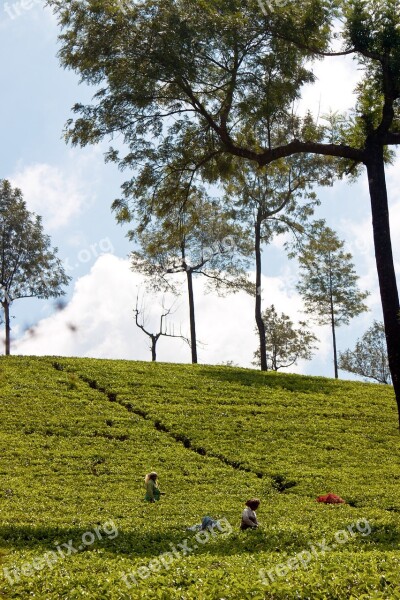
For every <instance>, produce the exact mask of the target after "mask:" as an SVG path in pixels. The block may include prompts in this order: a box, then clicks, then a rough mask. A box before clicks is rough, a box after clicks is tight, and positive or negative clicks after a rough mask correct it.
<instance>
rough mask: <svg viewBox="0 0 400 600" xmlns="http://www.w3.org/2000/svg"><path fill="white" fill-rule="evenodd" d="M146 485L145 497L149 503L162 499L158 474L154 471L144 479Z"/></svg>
mask: <svg viewBox="0 0 400 600" xmlns="http://www.w3.org/2000/svg"><path fill="white" fill-rule="evenodd" d="M144 483H145V486H146V495H145V497H144V499H145V500H147V502H155V501H156V500H159V499H160V494H161V492H160V490H159V489H158V483H157V473H155V472H154V471H153V472H152V473H148V474H147V475H146V477H145V478H144Z"/></svg>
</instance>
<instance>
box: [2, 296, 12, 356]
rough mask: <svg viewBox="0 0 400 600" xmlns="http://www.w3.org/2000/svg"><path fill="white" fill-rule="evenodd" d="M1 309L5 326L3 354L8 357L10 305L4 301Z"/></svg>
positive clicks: (9, 345)
mask: <svg viewBox="0 0 400 600" xmlns="http://www.w3.org/2000/svg"><path fill="white" fill-rule="evenodd" d="M3 308H4V325H5V331H6V338H5V353H6V356H8V355H9V354H10V347H11V343H10V340H11V335H10V332H11V326H10V303H9V302H7V300H4V302H3Z"/></svg>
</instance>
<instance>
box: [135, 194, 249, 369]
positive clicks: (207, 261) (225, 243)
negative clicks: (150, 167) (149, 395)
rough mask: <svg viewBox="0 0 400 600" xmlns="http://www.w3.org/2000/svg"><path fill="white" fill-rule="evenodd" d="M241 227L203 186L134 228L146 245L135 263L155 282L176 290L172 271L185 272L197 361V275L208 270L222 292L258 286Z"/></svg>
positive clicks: (137, 238)
mask: <svg viewBox="0 0 400 600" xmlns="http://www.w3.org/2000/svg"><path fill="white" fill-rule="evenodd" d="M177 193H179V190H177ZM241 233H242V231H241V229H240V228H239V227H238V226H236V225H235V223H234V222H233V220H232V219H231V218H230V216H229V214H227V213H226V212H224V211H223V210H222V209H221V208H220V207H219V206H218V204H215V203H214V202H212V201H209V200H208V199H206V198H204V196H203V195H198V190H196V191H194V190H193V193H192V195H191V196H190V197H189V198H185V202H184V204H182V205H181V206H178V205H177V204H174V203H172V205H171V207H170V210H169V212H168V213H167V214H165V215H163V216H161V215H160V217H158V218H157V217H153V218H152V220H151V222H150V223H149V224H147V225H146V227H139V228H137V229H136V230H133V231H132V232H131V233H130V236H131V239H132V240H135V241H136V242H137V243H138V244H139V246H140V249H139V250H135V251H134V252H132V269H133V270H135V271H138V272H140V273H143V274H144V275H146V276H147V277H150V278H151V280H152V281H153V287H155V288H156V289H170V290H171V291H173V292H174V293H176V291H177V290H176V286H174V284H173V283H171V276H172V275H174V274H179V273H184V274H185V278H186V284H187V291H188V303H189V321H190V346H191V352H192V363H197V335H196V319H195V302H194V287H193V276H195V275H202V276H203V277H205V278H206V279H207V281H208V282H209V286H210V289H216V290H217V291H218V293H220V294H223V293H225V292H237V291H239V290H243V289H244V290H247V291H252V286H251V284H250V282H249V281H248V279H247V276H246V266H247V264H248V262H247V258H246V255H247V254H248V253H249V252H250V251H251V248H250V247H249V245H248V243H247V241H246V240H243V238H242V235H241Z"/></svg>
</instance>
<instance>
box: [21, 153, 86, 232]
mask: <svg viewBox="0 0 400 600" xmlns="http://www.w3.org/2000/svg"><path fill="white" fill-rule="evenodd" d="M10 180H11V183H12V184H13V185H14V186H16V187H19V188H20V189H21V190H22V193H23V196H24V199H25V201H26V204H27V207H28V210H30V211H32V212H35V213H36V214H38V215H40V216H42V217H43V222H44V226H45V229H46V230H53V231H54V230H56V229H59V228H61V227H65V226H66V225H68V224H69V223H70V222H71V220H72V219H73V218H75V217H77V216H79V215H80V214H81V212H82V211H83V209H84V208H85V207H86V206H88V205H89V204H90V202H91V199H90V195H89V192H88V182H85V184H84V183H83V179H81V177H80V171H79V169H78V170H76V169H65V170H61V169H60V168H58V167H54V166H51V165H48V164H42V163H39V164H33V165H28V166H26V167H22V168H21V169H20V170H18V171H17V172H15V173H14V174H13V175H12V176H11V177H10Z"/></svg>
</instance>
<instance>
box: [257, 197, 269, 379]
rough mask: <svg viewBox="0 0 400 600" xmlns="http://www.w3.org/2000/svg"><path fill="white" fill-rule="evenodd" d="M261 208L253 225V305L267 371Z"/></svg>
mask: <svg viewBox="0 0 400 600" xmlns="http://www.w3.org/2000/svg"><path fill="white" fill-rule="evenodd" d="M261 223H262V218H261V209H260V208H259V209H258V211H257V219H256V223H255V225H254V231H255V236H254V239H255V243H254V250H255V255H256V305H255V317H256V323H257V329H258V336H259V340H260V364H261V371H268V365H267V350H266V343H265V325H264V321H263V319H262V306H261V300H262V297H261Z"/></svg>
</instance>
